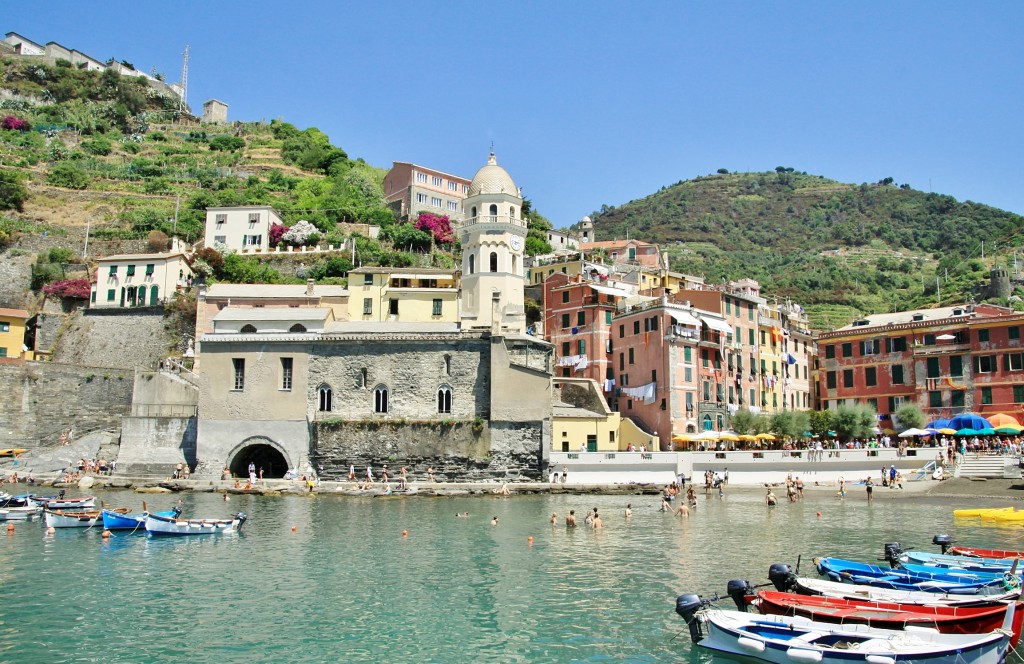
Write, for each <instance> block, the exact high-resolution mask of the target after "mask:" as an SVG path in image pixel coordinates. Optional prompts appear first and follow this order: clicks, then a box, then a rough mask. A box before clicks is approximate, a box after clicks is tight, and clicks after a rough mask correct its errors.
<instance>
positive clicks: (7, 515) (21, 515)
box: [0, 505, 43, 521]
mask: <svg viewBox="0 0 1024 664" xmlns="http://www.w3.org/2000/svg"><path fill="white" fill-rule="evenodd" d="M42 511H43V508H42V507H36V506H34V505H28V506H25V507H4V508H0V521H25V520H28V519H34V518H36V517H37V516H39V513H40V512H42Z"/></svg>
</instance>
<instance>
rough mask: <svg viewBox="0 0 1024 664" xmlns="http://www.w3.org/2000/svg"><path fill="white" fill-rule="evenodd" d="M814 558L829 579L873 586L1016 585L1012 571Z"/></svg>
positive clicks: (952, 589) (946, 589)
mask: <svg viewBox="0 0 1024 664" xmlns="http://www.w3.org/2000/svg"><path fill="white" fill-rule="evenodd" d="M814 562H815V565H817V568H818V573H819V574H821V575H822V576H826V577H828V578H829V580H831V581H836V582H840V583H854V584H857V585H863V586H872V587H874V588H892V589H894V590H923V591H926V592H932V593H949V594H953V595H989V594H995V593H1002V592H1005V591H1006V590H1007V589H1009V588H1019V587H1020V579H1019V578H1018V577H1017V576H1015V575H1013V574H1005V575H1004V574H991V573H986V572H953V571H951V570H943V569H942V568H939V567H926V566H923V565H910V566H909V567H911V568H913V569H902V568H898V569H890V568H888V567H879V566H877V565H867V564H865V563H858V562H854V561H852V560H841V559H839V558H819V559H817V560H815V561H814Z"/></svg>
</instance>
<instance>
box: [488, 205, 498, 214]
mask: <svg viewBox="0 0 1024 664" xmlns="http://www.w3.org/2000/svg"><path fill="white" fill-rule="evenodd" d="M490 213H491V216H492V217H497V216H498V206H497V205H495V204H494V203H491V209H490Z"/></svg>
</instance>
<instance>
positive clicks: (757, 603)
mask: <svg viewBox="0 0 1024 664" xmlns="http://www.w3.org/2000/svg"><path fill="white" fill-rule="evenodd" d="M751 605H752V606H753V607H754V608H756V609H757V610H758V611H760V612H761V613H763V614H768V615H777V616H803V617H805V618H809V619H810V620H814V621H817V622H824V623H837V624H848V623H856V624H863V625H870V626H872V627H878V628H881V629H905V628H906V627H908V626H914V627H930V628H933V629H937V630H938V631H939V632H941V633H943V634H981V633H986V632H991V631H993V630H996V629H1004V630H1007V631H1008V632H1011V633H1012V634H1013V636H1011V637H1010V644H1011V645H1013V646H1016V645H1017V642H1018V641H1019V640H1020V632H1021V625H1022V623H1024V605H1022V604H1021V603H1020V602H1000V603H998V604H994V605H992V606H922V605H919V604H899V603H894V602H878V601H871V600H858V599H839V598H835V597H824V596H821V595H797V594H793V593H783V592H778V591H774V590H761V591H759V592H758V593H757V596H756V597H755V598H754V600H753V602H751Z"/></svg>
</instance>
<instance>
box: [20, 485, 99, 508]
mask: <svg viewBox="0 0 1024 664" xmlns="http://www.w3.org/2000/svg"><path fill="white" fill-rule="evenodd" d="M29 500H30V501H31V502H32V503H33V504H35V505H39V506H40V507H45V508H47V509H51V510H86V509H92V508H94V507H96V497H95V496H85V497H82V498H66V497H65V495H64V490H63V489H62V490H61V492H60V493H59V494H58V495H56V496H37V495H35V494H31V495H29Z"/></svg>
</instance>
